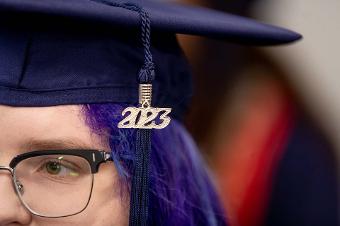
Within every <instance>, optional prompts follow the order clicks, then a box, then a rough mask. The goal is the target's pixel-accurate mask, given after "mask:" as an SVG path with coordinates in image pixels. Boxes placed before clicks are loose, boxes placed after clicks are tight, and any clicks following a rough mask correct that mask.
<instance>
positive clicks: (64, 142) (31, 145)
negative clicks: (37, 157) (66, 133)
mask: <svg viewBox="0 0 340 226" xmlns="http://www.w3.org/2000/svg"><path fill="white" fill-rule="evenodd" d="M20 149H21V150H25V151H34V150H59V149H95V148H94V147H92V146H89V145H88V144H85V143H84V142H83V141H81V140H79V139H69V138H65V139H47V140H39V139H29V140H28V141H26V142H25V143H23V144H22V145H21V148H20Z"/></svg>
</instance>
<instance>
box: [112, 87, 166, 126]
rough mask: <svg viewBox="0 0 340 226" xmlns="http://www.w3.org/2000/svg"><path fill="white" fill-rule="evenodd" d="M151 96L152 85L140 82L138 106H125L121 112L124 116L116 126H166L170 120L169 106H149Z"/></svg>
mask: <svg viewBox="0 0 340 226" xmlns="http://www.w3.org/2000/svg"><path fill="white" fill-rule="evenodd" d="M151 98H152V85H151V84H140V85H139V103H140V107H127V108H125V109H124V111H123V112H122V116H125V118H124V119H123V120H122V121H120V122H119V123H118V128H135V129H137V128H138V129H163V128H165V127H166V126H168V125H169V123H170V121H171V118H170V117H169V116H168V115H169V114H170V112H171V108H153V107H151V106H150V105H151ZM129 113H130V114H129Z"/></svg>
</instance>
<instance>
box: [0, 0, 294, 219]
mask: <svg viewBox="0 0 340 226" xmlns="http://www.w3.org/2000/svg"><path fill="white" fill-rule="evenodd" d="M0 19H1V21H0V104H3V105H10V106H35V107H38V106H54V105H66V104H89V103H108V102H111V103H129V104H130V105H131V106H130V107H128V108H126V109H125V110H124V111H123V112H122V115H123V116H126V115H128V117H126V118H124V119H123V120H122V121H121V122H120V123H119V124H118V125H117V126H118V127H120V128H134V129H137V133H136V134H137V138H136V139H137V140H136V151H137V156H136V160H135V167H134V175H133V180H132V188H131V203H130V225H147V215H148V183H149V178H148V171H149V169H148V161H149V154H150V146H151V141H150V136H151V129H162V128H164V127H166V126H167V125H168V124H169V123H170V121H171V118H176V119H180V118H181V116H182V115H183V113H184V111H185V109H186V107H187V104H188V101H189V99H190V98H189V97H190V95H191V88H190V87H191V76H190V70H189V67H188V65H187V62H186V60H185V57H184V56H183V53H182V51H181V49H180V47H179V45H178V43H177V40H176V37H175V34H176V33H182V34H192V35H202V36H207V37H212V38H218V39H221V40H227V41H231V42H238V43H245V44H252V45H276V44H284V43H289V42H293V41H296V40H298V39H300V38H301V36H300V35H299V34H297V33H295V32H292V31H289V30H286V29H283V28H279V27H275V26H271V25H266V24H263V23H259V22H256V21H254V20H251V19H247V18H243V17H239V16H235V15H230V14H227V13H221V12H217V11H213V10H209V9H205V8H199V7H192V6H190V7H189V6H184V5H177V4H170V3H165V2H156V1H149V0H129V1H116V0H58V1H57V0H39V1H38V0H0ZM150 214H152V213H150Z"/></svg>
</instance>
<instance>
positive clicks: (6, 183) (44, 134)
mask: <svg viewBox="0 0 340 226" xmlns="http://www.w3.org/2000/svg"><path fill="white" fill-rule="evenodd" d="M55 141H58V142H55ZM61 148H64V149H65V148H68V149H70V148H90V149H100V150H109V148H108V145H107V142H106V141H105V140H103V139H101V137H99V136H98V135H96V134H93V133H91V131H90V129H89V128H88V127H87V126H86V125H85V123H84V120H83V118H82V116H81V112H80V107H79V106H73V105H69V106H56V107H34V108H32V107H30V108H26V107H8V106H2V105H0V166H8V165H9V162H10V161H11V160H12V158H13V157H15V156H16V155H18V154H20V153H23V152H27V151H32V150H39V149H61ZM94 181H95V182H94V187H93V192H92V198H91V201H90V203H89V206H88V207H87V208H86V209H85V210H84V211H83V212H82V213H80V214H77V215H75V216H71V217H65V218H57V219H51V218H42V217H37V216H34V215H32V214H30V213H29V212H28V211H27V210H26V209H25V208H24V207H23V205H22V204H21V203H20V201H19V199H18V197H17V195H16V193H15V191H14V188H13V185H12V181H11V175H10V173H8V172H7V171H3V170H1V171H0V200H1V201H0V226H4V225H6V226H7V225H29V226H46V225H48V226H54V225H64V226H68V225H72V226H77V225H79V226H80V225H82V226H83V225H91V226H97V225H98V226H125V225H128V212H129V211H128V209H129V206H128V203H129V201H128V200H126V199H124V198H122V196H121V193H120V191H119V188H118V185H117V181H118V175H117V171H116V169H115V167H114V164H113V163H112V162H108V163H104V164H102V165H101V166H100V169H99V172H98V173H97V174H95V179H94Z"/></svg>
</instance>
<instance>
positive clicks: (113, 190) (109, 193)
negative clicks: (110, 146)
mask: <svg viewBox="0 0 340 226" xmlns="http://www.w3.org/2000/svg"><path fill="white" fill-rule="evenodd" d="M124 192H125V191H122V190H121V187H120V184H119V182H118V175H117V172H116V170H115V167H114V165H113V163H105V164H103V165H101V166H100V169H99V172H98V173H97V174H95V178H94V186H93V191H92V197H91V201H90V203H89V205H88V207H87V208H86V209H85V210H84V211H83V212H82V213H80V214H78V215H75V216H72V217H66V218H59V219H45V218H39V217H34V221H35V222H34V223H35V224H34V225H37V226H42V225H49V226H54V225H63V226H71V225H72V226H78V225H79V226H84V225H89V226H128V215H129V200H128V198H127V197H129V196H128V195H124Z"/></svg>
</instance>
